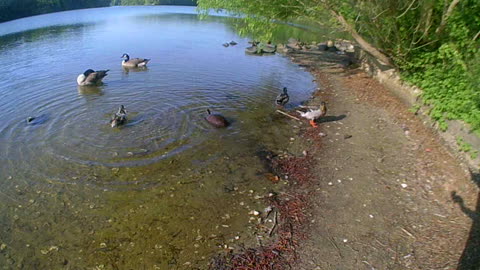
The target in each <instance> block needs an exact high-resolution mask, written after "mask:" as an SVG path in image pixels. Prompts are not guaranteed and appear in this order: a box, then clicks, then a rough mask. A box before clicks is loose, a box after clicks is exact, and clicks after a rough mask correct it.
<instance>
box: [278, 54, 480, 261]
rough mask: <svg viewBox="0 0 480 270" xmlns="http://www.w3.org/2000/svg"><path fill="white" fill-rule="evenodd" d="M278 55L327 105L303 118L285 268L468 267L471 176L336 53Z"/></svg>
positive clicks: (473, 216)
mask: <svg viewBox="0 0 480 270" xmlns="http://www.w3.org/2000/svg"><path fill="white" fill-rule="evenodd" d="M287 57H290V58H291V59H292V61H293V62H295V63H297V64H299V65H300V66H302V67H305V68H306V69H307V70H309V71H310V72H311V73H312V74H313V75H314V76H315V77H316V80H317V82H318V83H319V85H320V89H319V90H318V91H317V92H316V93H314V96H313V98H312V100H311V101H310V104H319V103H320V101H327V102H328V108H329V112H328V114H327V116H326V117H324V118H323V119H322V120H319V121H318V122H319V123H320V124H319V128H317V129H314V128H312V127H310V126H308V125H306V124H305V125H303V137H302V138H303V139H302V140H303V143H304V144H305V146H309V149H310V152H311V153H312V154H313V155H314V162H313V165H312V168H311V174H312V175H313V178H312V179H311V183H310V186H309V192H308V193H306V194H308V202H309V203H310V207H309V209H308V212H309V213H310V214H309V216H308V217H307V220H306V221H305V223H306V225H305V227H304V229H305V232H306V238H305V240H302V243H301V244H300V245H298V248H297V250H296V251H297V254H298V258H299V259H298V260H297V263H296V266H295V267H294V269H322V270H323V269H477V268H476V267H478V266H479V262H478V261H479V258H478V257H479V256H480V255H478V253H476V251H477V249H479V242H480V241H479V233H478V230H479V229H478V226H479V222H478V212H479V210H480V209H479V208H480V207H477V209H475V205H476V201H477V196H478V194H477V193H478V187H477V185H476V183H478V182H475V180H477V181H478V175H474V174H471V173H470V172H469V171H468V169H467V168H466V167H465V166H464V165H463V164H461V163H460V162H459V161H458V160H456V159H455V158H454V157H453V155H451V154H450V153H449V152H448V151H447V150H446V148H445V147H444V146H442V145H441V143H440V140H439V138H438V136H437V135H436V134H435V132H434V131H432V130H431V129H429V128H428V127H426V126H425V125H424V123H422V121H421V120H420V119H419V118H418V117H416V116H415V115H414V113H413V112H411V111H410V110H409V108H408V107H406V106H405V105H404V104H403V103H402V102H401V101H400V99H399V98H397V97H395V96H394V95H393V94H392V93H391V92H389V91H388V90H386V89H385V88H384V87H383V86H382V85H381V84H379V83H378V82H377V81H375V80H373V79H372V78H370V77H368V76H367V75H366V74H365V73H364V72H363V71H361V70H360V69H358V68H355V67H354V66H353V67H352V66H350V67H346V68H345V67H344V65H342V63H345V58H346V56H345V55H337V54H335V53H331V52H324V51H294V52H289V53H288V54H287ZM292 122H295V121H294V120H292ZM318 137H321V138H320V139H319V138H318ZM319 141H320V143H319Z"/></svg>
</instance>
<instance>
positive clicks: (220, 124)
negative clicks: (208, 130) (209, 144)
mask: <svg viewBox="0 0 480 270" xmlns="http://www.w3.org/2000/svg"><path fill="white" fill-rule="evenodd" d="M207 113H208V115H207V117H205V120H207V122H208V123H210V124H211V125H212V126H214V127H216V128H224V127H227V126H228V125H229V124H230V123H228V121H227V119H225V117H223V116H222V115H220V114H212V112H211V111H210V109H207Z"/></svg>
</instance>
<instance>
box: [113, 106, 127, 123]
mask: <svg viewBox="0 0 480 270" xmlns="http://www.w3.org/2000/svg"><path fill="white" fill-rule="evenodd" d="M126 122H127V110H125V107H124V106H123V105H120V108H118V112H116V113H115V114H114V115H113V116H112V120H110V125H111V126H112V128H114V127H118V126H121V125H123V124H125V123H126Z"/></svg>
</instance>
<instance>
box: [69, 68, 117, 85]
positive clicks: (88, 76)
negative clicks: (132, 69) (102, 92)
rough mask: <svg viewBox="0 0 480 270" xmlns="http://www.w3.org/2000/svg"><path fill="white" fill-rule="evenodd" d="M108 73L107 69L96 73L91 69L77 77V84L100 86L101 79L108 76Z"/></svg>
mask: <svg viewBox="0 0 480 270" xmlns="http://www.w3.org/2000/svg"><path fill="white" fill-rule="evenodd" d="M108 71H109V69H107V70H97V71H95V70H93V69H87V70H85V72H83V73H82V74H80V75H78V77H77V84H78V85H80V86H85V85H99V84H102V79H103V78H104V77H105V76H107V75H108V74H107V72H108Z"/></svg>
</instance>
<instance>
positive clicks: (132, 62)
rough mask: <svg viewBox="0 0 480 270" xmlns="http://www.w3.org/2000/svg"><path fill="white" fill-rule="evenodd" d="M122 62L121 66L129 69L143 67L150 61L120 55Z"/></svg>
mask: <svg viewBox="0 0 480 270" xmlns="http://www.w3.org/2000/svg"><path fill="white" fill-rule="evenodd" d="M121 58H123V61H122V66H123V67H130V68H136V67H144V66H146V65H147V63H148V61H150V59H146V58H131V59H130V56H129V55H128V54H126V53H124V54H123V55H122V57H121Z"/></svg>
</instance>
